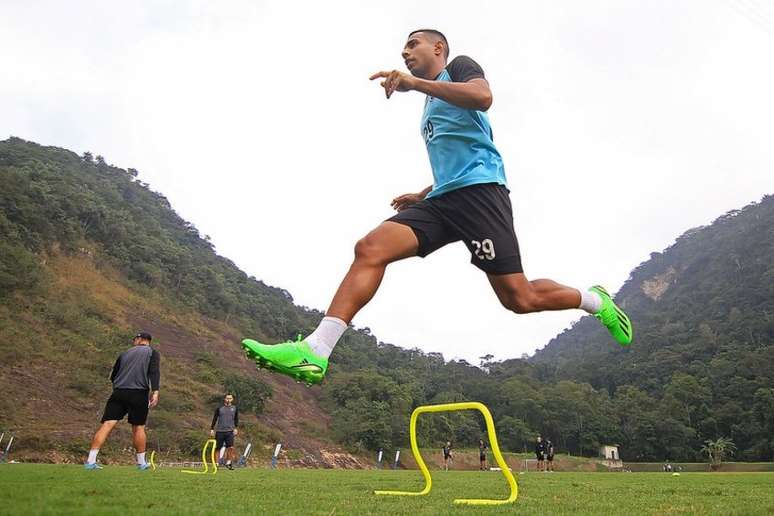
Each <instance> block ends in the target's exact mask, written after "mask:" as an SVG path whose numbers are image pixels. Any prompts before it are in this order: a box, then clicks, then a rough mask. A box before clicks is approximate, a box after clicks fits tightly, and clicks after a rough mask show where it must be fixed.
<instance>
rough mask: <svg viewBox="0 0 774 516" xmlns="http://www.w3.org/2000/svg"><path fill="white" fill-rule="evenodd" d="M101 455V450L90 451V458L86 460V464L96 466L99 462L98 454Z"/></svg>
mask: <svg viewBox="0 0 774 516" xmlns="http://www.w3.org/2000/svg"><path fill="white" fill-rule="evenodd" d="M98 453H99V448H97V449H95V450H89V458H88V459H86V464H94V463H95V462H97V454H98Z"/></svg>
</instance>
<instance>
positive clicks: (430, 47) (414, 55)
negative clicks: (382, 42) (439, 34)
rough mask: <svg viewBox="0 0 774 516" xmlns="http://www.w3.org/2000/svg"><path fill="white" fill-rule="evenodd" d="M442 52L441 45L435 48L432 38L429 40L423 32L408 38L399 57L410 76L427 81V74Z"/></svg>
mask: <svg viewBox="0 0 774 516" xmlns="http://www.w3.org/2000/svg"><path fill="white" fill-rule="evenodd" d="M439 49H440V50H439ZM442 52H443V47H442V46H441V45H438V46H437V47H436V43H435V41H434V40H433V39H432V38H429V37H428V36H427V35H426V34H425V33H424V32H416V33H414V34H412V35H411V36H409V39H408V41H406V45H405V46H404V47H403V52H401V56H402V57H403V62H404V63H406V68H408V69H409V71H410V72H411V75H413V76H414V77H421V78H423V79H428V77H427V76H426V75H427V73H428V72H429V71H430V70H431V69H432V66H433V63H434V62H435V60H436V59H438V56H439V55H441V54H442ZM429 78H432V77H429Z"/></svg>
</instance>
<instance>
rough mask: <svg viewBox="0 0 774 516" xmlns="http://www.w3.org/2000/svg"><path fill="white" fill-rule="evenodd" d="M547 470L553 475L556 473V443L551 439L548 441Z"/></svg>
mask: <svg viewBox="0 0 774 516" xmlns="http://www.w3.org/2000/svg"><path fill="white" fill-rule="evenodd" d="M546 469H547V470H548V471H551V472H552V473H553V471H554V443H552V442H551V439H546Z"/></svg>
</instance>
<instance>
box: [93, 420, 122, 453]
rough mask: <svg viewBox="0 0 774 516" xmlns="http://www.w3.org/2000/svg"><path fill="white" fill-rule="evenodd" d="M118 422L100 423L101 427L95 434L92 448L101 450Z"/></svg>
mask: <svg viewBox="0 0 774 516" xmlns="http://www.w3.org/2000/svg"><path fill="white" fill-rule="evenodd" d="M116 423H118V421H105V422H104V423H102V425H100V427H99V429H97V432H96V433H95V434H94V438H93V439H92V440H91V449H92V450H99V449H100V448H102V445H103V444H105V441H106V440H107V438H108V436H109V435H110V432H112V431H113V428H115V426H116Z"/></svg>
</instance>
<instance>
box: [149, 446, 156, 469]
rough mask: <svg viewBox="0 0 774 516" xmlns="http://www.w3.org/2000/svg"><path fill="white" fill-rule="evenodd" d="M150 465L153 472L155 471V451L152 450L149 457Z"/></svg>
mask: <svg viewBox="0 0 774 516" xmlns="http://www.w3.org/2000/svg"><path fill="white" fill-rule="evenodd" d="M150 463H151V468H152V469H153V471H156V450H153V451H152V452H151V455H150Z"/></svg>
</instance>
